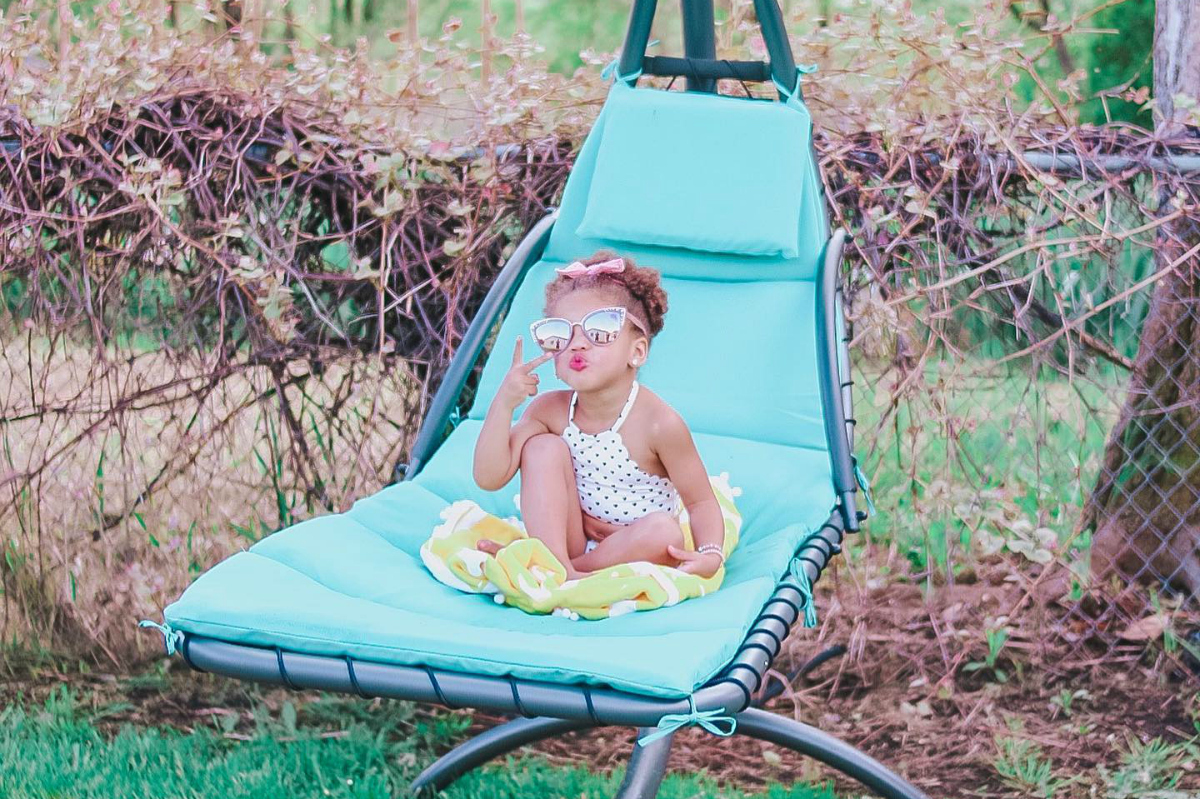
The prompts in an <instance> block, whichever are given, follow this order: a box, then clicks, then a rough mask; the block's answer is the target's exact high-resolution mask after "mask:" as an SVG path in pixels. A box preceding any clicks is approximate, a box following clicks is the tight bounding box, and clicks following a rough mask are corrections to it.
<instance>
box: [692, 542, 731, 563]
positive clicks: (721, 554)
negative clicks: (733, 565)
mask: <svg viewBox="0 0 1200 799" xmlns="http://www.w3.org/2000/svg"><path fill="white" fill-rule="evenodd" d="M705 552H715V553H716V554H717V557H719V558H720V559H721V564H722V565H724V564H725V553H724V552H722V551H721V547H719V546H717V545H716V544H705V545H704V546H702V547H698V548H697V549H696V553H697V554H699V555H703V554H704V553H705Z"/></svg>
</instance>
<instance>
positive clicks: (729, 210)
mask: <svg viewBox="0 0 1200 799" xmlns="http://www.w3.org/2000/svg"><path fill="white" fill-rule="evenodd" d="M811 127H812V126H811V119H810V117H809V115H808V112H807V110H806V109H805V107H804V105H803V104H802V103H801V102H800V101H799V100H798V99H794V98H793V99H792V100H789V101H788V102H786V103H784V102H777V101H774V100H770V101H764V100H754V99H748V98H740V97H731V96H723V95H715V94H709V93H705V92H678V91H666V90H661V89H654V88H647V87H631V86H628V85H626V84H625V83H624V82H622V81H620V80H618V81H616V82H615V83H614V84H613V86H612V89H611V90H610V93H609V96H608V98H607V100H606V102H605V105H604V108H603V109H602V111H601V113H600V115H599V117H598V119H597V121H596V124H595V126H594V127H593V129H592V131H591V132H590V134H589V135H588V137H587V139H586V140H585V142H584V144H583V147H582V148H581V150H580V152H579V155H578V156H577V159H576V162H575V165H574V167H573V169H572V171H571V174H570V176H569V178H568V180H567V184H566V187H565V189H564V192H563V198H562V202H561V204H560V209H559V216H558V220H557V221H556V223H555V224H554V228H553V231H552V233H551V236H550V240H549V242H548V244H547V246H546V249H545V251H544V253H543V255H542V258H541V259H540V260H539V262H538V263H537V264H535V265H534V266H533V267H532V268H531V269H530V271H529V272H528V274H527V276H526V278H525V280H524V281H523V283H522V285H521V287H520V288H519V289H518V291H517V293H516V295H515V297H514V299H513V303H512V306H511V308H510V311H509V313H508V315H507V316H506V318H505V320H504V322H503V324H502V326H501V328H500V330H499V333H498V337H497V340H496V345H495V348H494V350H493V354H492V355H491V357H489V359H488V361H487V362H486V364H485V366H484V369H483V374H482V376H481V381H480V386H479V391H478V392H477V394H476V397H477V399H476V401H475V403H474V405H473V406H472V408H471V410H470V412H469V413H468V418H471V419H482V418H483V417H484V415H485V414H486V412H487V407H488V404H489V403H490V402H491V399H492V397H493V396H494V395H495V391H496V388H497V387H498V386H499V383H500V381H501V380H502V379H503V377H504V374H505V372H506V371H507V368H508V365H509V363H510V358H511V352H512V343H513V341H514V339H515V337H516V336H517V335H518V334H521V335H524V336H525V340H526V341H528V339H529V336H528V324H529V322H531V321H532V320H533V319H535V318H537V317H539V316H541V315H542V312H543V296H544V287H545V285H546V283H547V282H548V281H549V280H550V279H551V278H552V277H553V274H554V269H555V268H556V267H560V266H564V265H565V264H567V263H569V262H570V261H572V260H574V259H576V258H580V257H586V256H588V255H590V254H592V253H593V252H595V251H596V250H598V249H609V250H613V251H615V252H617V253H620V254H622V255H627V256H629V257H631V258H633V259H634V260H635V261H636V262H637V263H638V264H639V265H643V266H652V267H654V268H656V269H658V270H659V271H660V272H661V273H662V275H663V282H664V287H665V288H666V291H667V294H668V300H669V310H668V312H667V315H666V320H665V324H664V329H663V331H662V332H661V333H660V334H659V335H658V336H657V337H656V338H655V340H654V342H653V344H652V346H651V350H650V356H649V358H648V360H647V363H646V365H645V366H644V367H643V368H642V370H641V373H640V376H639V379H640V380H641V381H642V382H643V383H644V384H645V385H646V386H648V387H649V388H651V389H652V390H653V391H655V392H656V393H658V394H659V395H660V396H662V397H663V398H664V399H665V400H666V401H667V402H669V403H670V404H671V405H672V406H674V407H675V408H676V409H677V410H678V411H679V412H680V413H681V414H682V415H683V416H684V418H685V419H687V420H688V422H689V425H690V426H691V427H692V429H693V430H694V431H697V432H702V433H708V434H713V435H719V436H726V437H734V438H741V439H747V440H752V441H762V442H769V443H776V444H782V445H787V446H793V447H804V448H811V449H820V450H825V449H827V443H826V433H825V425H824V418H823V413H822V404H821V394H820V388H819V380H818V369H819V368H820V367H819V363H820V360H819V358H818V353H817V333H816V327H817V324H816V321H817V320H816V303H817V301H818V299H817V294H818V287H817V285H816V278H817V275H818V271H819V266H820V263H819V262H820V258H821V254H822V251H823V248H824V246H825V243H826V241H827V239H828V237H829V236H828V223H827V221H826V216H825V208H824V202H823V197H822V191H821V187H820V182H819V176H818V174H817V170H816V165H815V163H814V161H813V150H812V146H811ZM526 354H527V356H528V357H532V353H531V352H530V351H529V350H528V349H527V350H526ZM539 375H540V376H541V378H542V382H541V385H542V387H543V388H544V389H554V388H565V386H564V385H563V384H562V383H561V382H560V381H559V380H558V379H557V378H556V377H555V376H554V373H553V365H552V364H549V363H548V364H544V365H543V366H542V367H540V369H539ZM522 410H523V406H522V407H521V408H518V409H517V414H520V413H521V412H522Z"/></svg>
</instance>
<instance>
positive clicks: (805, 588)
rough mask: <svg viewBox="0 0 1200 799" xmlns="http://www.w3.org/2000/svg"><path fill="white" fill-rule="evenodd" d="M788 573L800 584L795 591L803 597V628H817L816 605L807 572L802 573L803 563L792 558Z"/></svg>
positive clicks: (798, 559)
mask: <svg viewBox="0 0 1200 799" xmlns="http://www.w3.org/2000/svg"><path fill="white" fill-rule="evenodd" d="M788 571H790V572H791V573H792V576H793V577H795V578H796V582H798V583H800V585H799V586H797V588H796V590H797V591H799V592H800V596H802V597H804V626H805V627H816V626H817V604H816V602H815V601H814V598H813V590H812V583H810V582H809V580H808V572H806V571H804V562H803V561H802V560H800V558H792V562H791V563H790V564H789V568H788Z"/></svg>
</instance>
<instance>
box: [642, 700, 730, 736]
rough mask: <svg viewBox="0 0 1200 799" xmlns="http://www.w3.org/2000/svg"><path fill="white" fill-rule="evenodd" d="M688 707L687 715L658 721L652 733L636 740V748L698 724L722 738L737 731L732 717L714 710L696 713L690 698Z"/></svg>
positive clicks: (693, 701) (677, 715) (672, 716)
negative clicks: (725, 725) (723, 725)
mask: <svg viewBox="0 0 1200 799" xmlns="http://www.w3.org/2000/svg"><path fill="white" fill-rule="evenodd" d="M688 705H689V706H690V707H691V711H689V712H687V713H668V714H666V715H665V716H663V717H662V718H661V719H659V720H658V726H657V727H656V728H655V730H654V732H651V733H648V734H646V735H643V736H642V737H641V738H638V746H649V745H650V744H652V743H654V742H655V741H657V740H658V739H659V738H662V737H663V736H664V735H670V734H671V733H673V732H675V731H676V730H678V729H679V728H680V727H687V726H689V725H692V724H699V725H700V726H701V727H703V728H704V729H706V730H708V731H709V732H711V733H712V734H713V735H719V736H721V737H722V738H728V737H729V736H730V735H733V733H734V731H735V730H736V729H737V719H736V718H734V717H733V716H726V715H724V714H722V713H721V711H720V710H717V709H715V708H714V709H713V710H705V711H698V710H696V700H695V698H693V697H690V696H689V697H688ZM722 724H728V725H729V729H727V730H725V729H722V728H721V726H720V725H722Z"/></svg>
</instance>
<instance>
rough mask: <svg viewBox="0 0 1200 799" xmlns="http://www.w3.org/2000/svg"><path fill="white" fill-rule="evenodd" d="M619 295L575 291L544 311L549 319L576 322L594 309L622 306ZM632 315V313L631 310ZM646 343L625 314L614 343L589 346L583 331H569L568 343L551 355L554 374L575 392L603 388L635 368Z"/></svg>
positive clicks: (560, 298)
mask: <svg viewBox="0 0 1200 799" xmlns="http://www.w3.org/2000/svg"><path fill="white" fill-rule="evenodd" d="M616 297H619V295H614V294H613V292H608V291H603V290H597V289H579V290H576V291H572V292H570V293H568V294H564V295H563V296H561V297H559V298H558V299H557V300H555V301H554V302H553V303H551V305H550V306H549V307H548V308H547V309H546V312H547V313H548V315H550V316H561V317H562V318H564V319H569V320H570V321H572V322H579V321H581V320H582V319H583V317H584V316H586V315H587V314H589V313H591V312H592V311H594V310H596V309H597V308H609V307H612V306H614V305H625V302H623V301H622V300H620V299H617V298H616ZM632 313H634V314H636V313H637V311H636V310H634V311H632ZM649 346H650V345H649V341H648V340H647V339H646V336H645V335H644V334H643V333H642V331H641V330H639V329H638V327H637V325H635V324H634V323H633V322H632V321H631V320H630V319H629V317H628V315H626V317H625V323H624V325H622V327H621V332H620V334H619V335H618V336H617V339H616V341H614V342H612V343H611V344H602V345H597V344H593V343H592V341H591V339H589V338H588V337H587V336H586V335H584V333H583V328H582V327H580V326H579V325H575V326H574V327H572V328H571V340H570V341H569V342H567V346H566V347H564V348H563V349H562V350H561V351H560V352H558V353H557V354H556V355H555V356H554V373H555V374H556V375H558V378H559V379H560V380H562V381H563V382H564V383H566V384H567V385H568V386H570V387H571V388H573V389H575V390H576V391H589V390H594V389H597V388H603V387H605V386H607V385H610V384H611V383H612V382H613V381H615V380H617V379H619V378H620V377H622V376H623V375H625V374H626V373H627V372H628V371H629V370H631V369H637V368H638V367H639V366H641V365H642V364H643V363H645V361H646V353H647V352H648V350H649Z"/></svg>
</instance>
